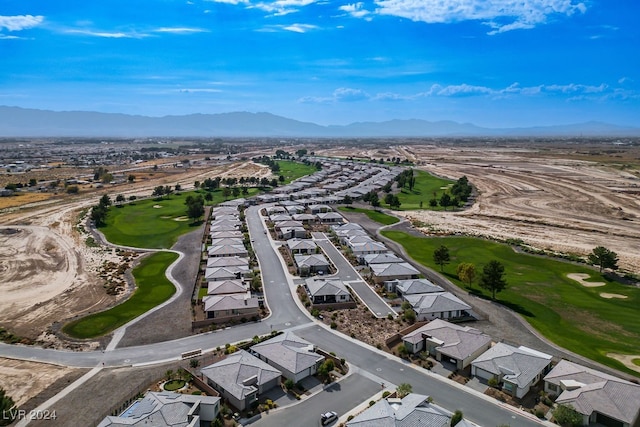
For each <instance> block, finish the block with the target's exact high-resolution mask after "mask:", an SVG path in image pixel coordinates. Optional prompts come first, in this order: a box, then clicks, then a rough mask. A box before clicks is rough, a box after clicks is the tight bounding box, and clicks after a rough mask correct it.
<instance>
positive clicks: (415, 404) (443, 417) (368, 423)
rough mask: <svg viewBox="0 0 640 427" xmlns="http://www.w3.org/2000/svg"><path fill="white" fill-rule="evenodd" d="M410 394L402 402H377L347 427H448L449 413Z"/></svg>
mask: <svg viewBox="0 0 640 427" xmlns="http://www.w3.org/2000/svg"><path fill="white" fill-rule="evenodd" d="M427 400H428V396H424V395H420V394H415V393H411V394H409V395H407V396H405V397H404V398H403V399H402V400H399V399H398V400H394V401H392V402H390V401H389V400H387V399H381V400H379V401H378V402H377V403H376V404H375V405H373V406H371V407H369V408H368V409H366V410H365V411H364V412H362V413H361V414H359V415H358V416H356V417H355V418H353V419H352V420H351V421H348V422H347V427H448V426H449V424H450V422H451V413H450V412H449V411H447V410H445V409H443V408H440V407H439V406H436V405H433V404H431V403H429V402H428V401H427Z"/></svg>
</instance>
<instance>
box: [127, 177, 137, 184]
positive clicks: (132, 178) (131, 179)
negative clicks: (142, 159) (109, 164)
mask: <svg viewBox="0 0 640 427" xmlns="http://www.w3.org/2000/svg"><path fill="white" fill-rule="evenodd" d="M135 180H136V176H135V175H129V176H128V177H127V181H129V182H133V181H135Z"/></svg>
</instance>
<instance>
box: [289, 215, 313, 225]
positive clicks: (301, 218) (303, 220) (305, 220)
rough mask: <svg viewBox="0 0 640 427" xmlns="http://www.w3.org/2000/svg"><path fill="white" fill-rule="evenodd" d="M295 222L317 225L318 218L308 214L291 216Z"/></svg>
mask: <svg viewBox="0 0 640 427" xmlns="http://www.w3.org/2000/svg"><path fill="white" fill-rule="evenodd" d="M291 217H292V218H293V220H294V221H300V222H301V223H303V224H315V222H316V220H317V217H316V216H315V215H311V214H307V213H298V214H293V215H292V216H291Z"/></svg>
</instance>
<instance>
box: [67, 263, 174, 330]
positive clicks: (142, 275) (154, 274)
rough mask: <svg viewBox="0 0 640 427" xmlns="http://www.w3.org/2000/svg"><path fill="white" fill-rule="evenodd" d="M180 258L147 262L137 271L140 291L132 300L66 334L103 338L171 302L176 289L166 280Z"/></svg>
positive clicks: (70, 325)
mask: <svg viewBox="0 0 640 427" xmlns="http://www.w3.org/2000/svg"><path fill="white" fill-rule="evenodd" d="M177 258H178V255H176V254H174V253H173V252H158V253H155V254H152V255H150V256H149V257H147V258H145V259H144V260H143V261H142V262H141V263H140V265H139V266H137V267H136V268H134V269H133V277H134V278H135V281H136V285H137V286H138V288H137V289H136V291H135V292H134V293H133V295H131V297H130V298H129V299H127V300H126V301H124V302H123V303H121V304H119V305H117V306H115V307H113V308H111V309H109V310H106V311H103V312H101V313H96V314H92V315H90V316H87V317H84V318H82V319H79V320H76V321H73V322H71V323H68V324H67V325H65V326H64V328H63V331H64V333H66V334H67V335H69V336H71V337H74V338H81V339H83V338H95V337H99V336H102V335H105V334H108V333H109V332H111V331H113V330H114V329H116V328H118V327H120V326H122V325H124V324H125V323H127V322H128V321H130V320H132V319H134V318H136V317H138V316H140V315H141V314H142V313H145V312H147V311H148V310H150V309H152V308H153V307H155V306H157V305H158V304H161V303H163V302H164V301H166V300H168V299H169V298H170V297H171V295H173V294H174V293H175V291H176V288H175V286H173V284H172V283H171V282H170V281H169V279H167V278H166V276H165V270H166V269H167V268H168V267H169V265H171V263H173V262H174V261H175V260H176V259H177Z"/></svg>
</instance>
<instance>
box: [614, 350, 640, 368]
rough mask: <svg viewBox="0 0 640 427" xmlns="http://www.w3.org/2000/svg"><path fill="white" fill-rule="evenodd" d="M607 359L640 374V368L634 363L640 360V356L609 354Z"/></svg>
mask: <svg viewBox="0 0 640 427" xmlns="http://www.w3.org/2000/svg"><path fill="white" fill-rule="evenodd" d="M607 357H610V358H612V359H615V360H617V361H618V362H621V363H622V364H623V365H624V366H626V367H627V368H629V369H631V370H633V371H636V372H640V366H638V365H636V364H635V363H633V361H634V360H635V359H640V355H637V354H636V355H633V354H616V353H607Z"/></svg>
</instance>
